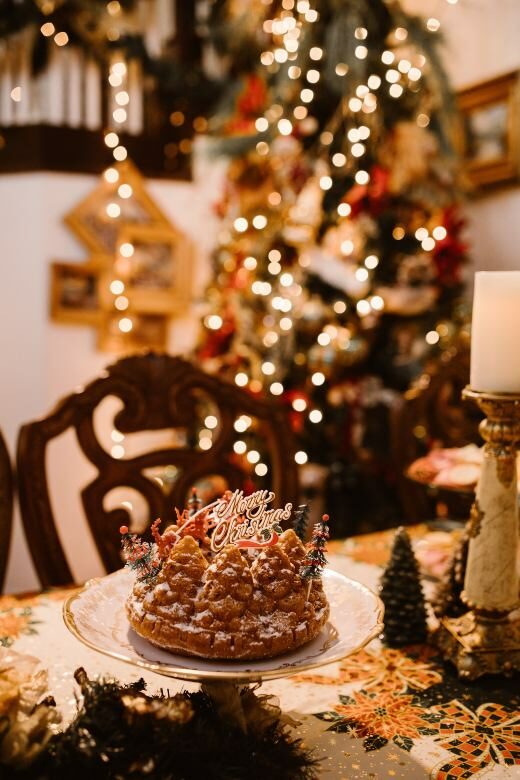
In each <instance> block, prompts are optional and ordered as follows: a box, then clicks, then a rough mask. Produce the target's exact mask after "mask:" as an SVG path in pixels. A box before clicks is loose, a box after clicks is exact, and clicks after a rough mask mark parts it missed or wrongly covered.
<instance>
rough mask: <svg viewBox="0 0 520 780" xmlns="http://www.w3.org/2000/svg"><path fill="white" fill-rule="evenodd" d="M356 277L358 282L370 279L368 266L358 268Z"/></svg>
mask: <svg viewBox="0 0 520 780" xmlns="http://www.w3.org/2000/svg"><path fill="white" fill-rule="evenodd" d="M356 279H357V280H358V282H366V280H367V279H368V271H367V269H366V268H358V269H357V270H356Z"/></svg>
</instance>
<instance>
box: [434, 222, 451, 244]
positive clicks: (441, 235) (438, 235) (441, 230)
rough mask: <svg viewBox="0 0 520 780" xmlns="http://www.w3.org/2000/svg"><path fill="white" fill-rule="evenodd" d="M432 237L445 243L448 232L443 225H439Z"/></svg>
mask: <svg viewBox="0 0 520 780" xmlns="http://www.w3.org/2000/svg"><path fill="white" fill-rule="evenodd" d="M432 235H433V237H434V239H435V240H436V241H443V240H444V239H445V238H446V236H447V235H448V231H447V230H446V228H445V227H443V226H442V225H438V227H436V228H433V231H432Z"/></svg>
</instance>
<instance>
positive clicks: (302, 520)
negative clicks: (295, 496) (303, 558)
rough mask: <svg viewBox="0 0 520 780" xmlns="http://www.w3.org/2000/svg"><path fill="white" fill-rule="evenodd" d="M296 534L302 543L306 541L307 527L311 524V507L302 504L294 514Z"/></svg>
mask: <svg viewBox="0 0 520 780" xmlns="http://www.w3.org/2000/svg"><path fill="white" fill-rule="evenodd" d="M293 522H294V525H293V528H294V532H295V534H296V536H298V537H299V538H300V539H301V540H302V542H304V541H305V537H306V535H307V526H308V524H309V505H308V504H301V505H300V506H299V507H298V509H297V510H296V512H295V513H294V521H293Z"/></svg>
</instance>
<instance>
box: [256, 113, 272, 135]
mask: <svg viewBox="0 0 520 780" xmlns="http://www.w3.org/2000/svg"><path fill="white" fill-rule="evenodd" d="M255 127H256V129H257V130H258V132H259V133H264V132H265V131H266V130H267V128H268V127H269V122H268V121H267V119H266V118H265V117H263V116H260V117H258V119H257V120H256V122H255Z"/></svg>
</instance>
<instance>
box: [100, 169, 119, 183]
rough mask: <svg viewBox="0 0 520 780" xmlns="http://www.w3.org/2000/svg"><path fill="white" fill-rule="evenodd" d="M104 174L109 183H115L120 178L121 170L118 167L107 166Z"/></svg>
mask: <svg viewBox="0 0 520 780" xmlns="http://www.w3.org/2000/svg"><path fill="white" fill-rule="evenodd" d="M103 175H104V177H105V181H107V182H108V183H109V184H115V183H116V181H117V180H118V179H119V171H118V170H117V168H107V169H106V171H105V173H104V174H103Z"/></svg>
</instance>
